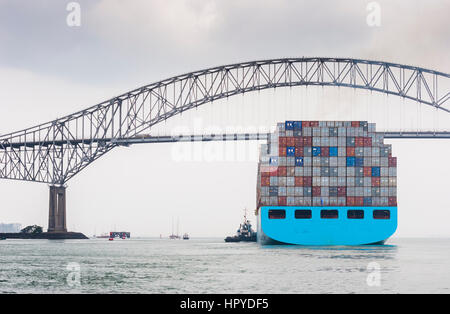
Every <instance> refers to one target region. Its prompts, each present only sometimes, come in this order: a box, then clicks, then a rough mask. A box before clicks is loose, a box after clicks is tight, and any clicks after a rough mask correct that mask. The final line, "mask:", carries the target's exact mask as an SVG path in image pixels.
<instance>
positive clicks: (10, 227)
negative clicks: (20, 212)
mask: <svg viewBox="0 0 450 314" xmlns="http://www.w3.org/2000/svg"><path fill="white" fill-rule="evenodd" d="M21 229H22V225H21V224H4V223H0V233H17V232H20V230H21Z"/></svg>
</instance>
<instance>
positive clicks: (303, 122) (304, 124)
mask: <svg viewBox="0 0 450 314" xmlns="http://www.w3.org/2000/svg"><path fill="white" fill-rule="evenodd" d="M310 126H311V124H310V123H309V121H302V128H308V127H310Z"/></svg>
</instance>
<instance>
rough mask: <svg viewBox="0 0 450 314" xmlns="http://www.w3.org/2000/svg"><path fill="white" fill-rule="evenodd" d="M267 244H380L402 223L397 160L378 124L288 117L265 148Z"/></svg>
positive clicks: (262, 227)
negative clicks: (305, 119) (291, 119)
mask: <svg viewBox="0 0 450 314" xmlns="http://www.w3.org/2000/svg"><path fill="white" fill-rule="evenodd" d="M257 218H258V231H257V236H258V242H259V243H261V244H277V243H278V244H279V243H286V244H299V245H363V244H382V243H384V242H385V241H386V240H387V239H388V238H389V237H390V236H392V235H393V234H394V232H395V230H396V229H397V159H396V157H392V152H391V145H386V144H384V138H383V135H382V134H381V133H376V131H375V124H372V123H367V122H365V121H320V122H319V121H286V122H284V123H278V124H277V128H276V131H275V132H274V133H273V134H271V136H270V138H269V140H268V143H267V144H264V145H262V146H261V152H260V161H259V164H258V182H257Z"/></svg>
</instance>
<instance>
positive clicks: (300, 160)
mask: <svg viewBox="0 0 450 314" xmlns="http://www.w3.org/2000/svg"><path fill="white" fill-rule="evenodd" d="M295 166H296V167H303V157H295Z"/></svg>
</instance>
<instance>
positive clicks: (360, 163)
mask: <svg viewBox="0 0 450 314" xmlns="http://www.w3.org/2000/svg"><path fill="white" fill-rule="evenodd" d="M355 167H364V158H362V157H356V158H355Z"/></svg>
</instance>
